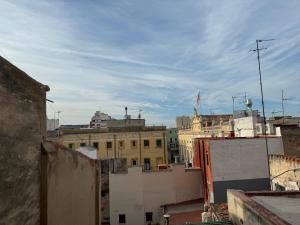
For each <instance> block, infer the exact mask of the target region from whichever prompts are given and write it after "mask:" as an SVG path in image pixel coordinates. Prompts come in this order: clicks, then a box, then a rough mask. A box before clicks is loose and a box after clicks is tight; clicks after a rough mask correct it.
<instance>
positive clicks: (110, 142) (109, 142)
mask: <svg viewBox="0 0 300 225" xmlns="http://www.w3.org/2000/svg"><path fill="white" fill-rule="evenodd" d="M108 144H110V147H108ZM112 147H113V145H112V141H106V149H112Z"/></svg>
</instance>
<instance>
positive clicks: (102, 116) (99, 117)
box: [90, 111, 111, 129]
mask: <svg viewBox="0 0 300 225" xmlns="http://www.w3.org/2000/svg"><path fill="white" fill-rule="evenodd" d="M110 119H111V117H110V116H109V115H108V114H106V113H103V112H100V111H96V112H95V114H94V116H93V117H92V119H91V122H90V127H91V128H99V129H101V128H107V120H110Z"/></svg>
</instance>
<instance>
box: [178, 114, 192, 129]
mask: <svg viewBox="0 0 300 225" xmlns="http://www.w3.org/2000/svg"><path fill="white" fill-rule="evenodd" d="M191 122H192V120H191V117H189V116H177V117H176V128H177V129H188V128H190V127H191Z"/></svg>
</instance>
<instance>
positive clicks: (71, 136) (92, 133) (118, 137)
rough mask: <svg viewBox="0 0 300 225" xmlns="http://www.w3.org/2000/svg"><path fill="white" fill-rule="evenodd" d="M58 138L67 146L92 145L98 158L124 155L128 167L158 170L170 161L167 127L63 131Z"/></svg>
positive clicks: (74, 147)
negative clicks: (158, 167)
mask: <svg viewBox="0 0 300 225" xmlns="http://www.w3.org/2000/svg"><path fill="white" fill-rule="evenodd" d="M59 141H60V142H61V143H62V144H63V145H65V146H66V147H68V148H71V149H74V150H76V149H78V148H79V147H83V146H92V147H94V148H96V149H97V155H98V158H99V159H111V158H125V159H126V160H127V165H128V166H140V165H142V166H144V169H146V170H151V169H156V168H157V166H158V165H160V164H166V163H167V146H166V127H165V126H140V127H119V128H117V127H114V128H108V129H77V130H74V129H69V130H66V129H65V130H60V134H59Z"/></svg>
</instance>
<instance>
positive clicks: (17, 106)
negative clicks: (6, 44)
mask: <svg viewBox="0 0 300 225" xmlns="http://www.w3.org/2000/svg"><path fill="white" fill-rule="evenodd" d="M47 91H49V87H48V86H46V85H43V84H41V83H39V82H37V81H36V80H34V79H33V78H31V77H30V76H29V75H27V74H26V73H25V72H23V71H21V70H20V69H18V68H17V67H15V66H14V65H12V64H11V63H10V62H8V61H7V60H5V59H4V58H2V57H1V56H0V105H1V110H0V124H1V126H0V136H1V138H0V146H1V147H0V177H1V178H0V199H1V200H0V224H28V225H36V224H45V223H44V220H43V218H44V217H45V214H44V213H43V212H44V211H45V207H44V204H43V203H42V202H43V199H42V194H41V179H42V178H41V169H40V168H41V167H42V162H41V145H42V143H43V141H45V139H46V92H47Z"/></svg>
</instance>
